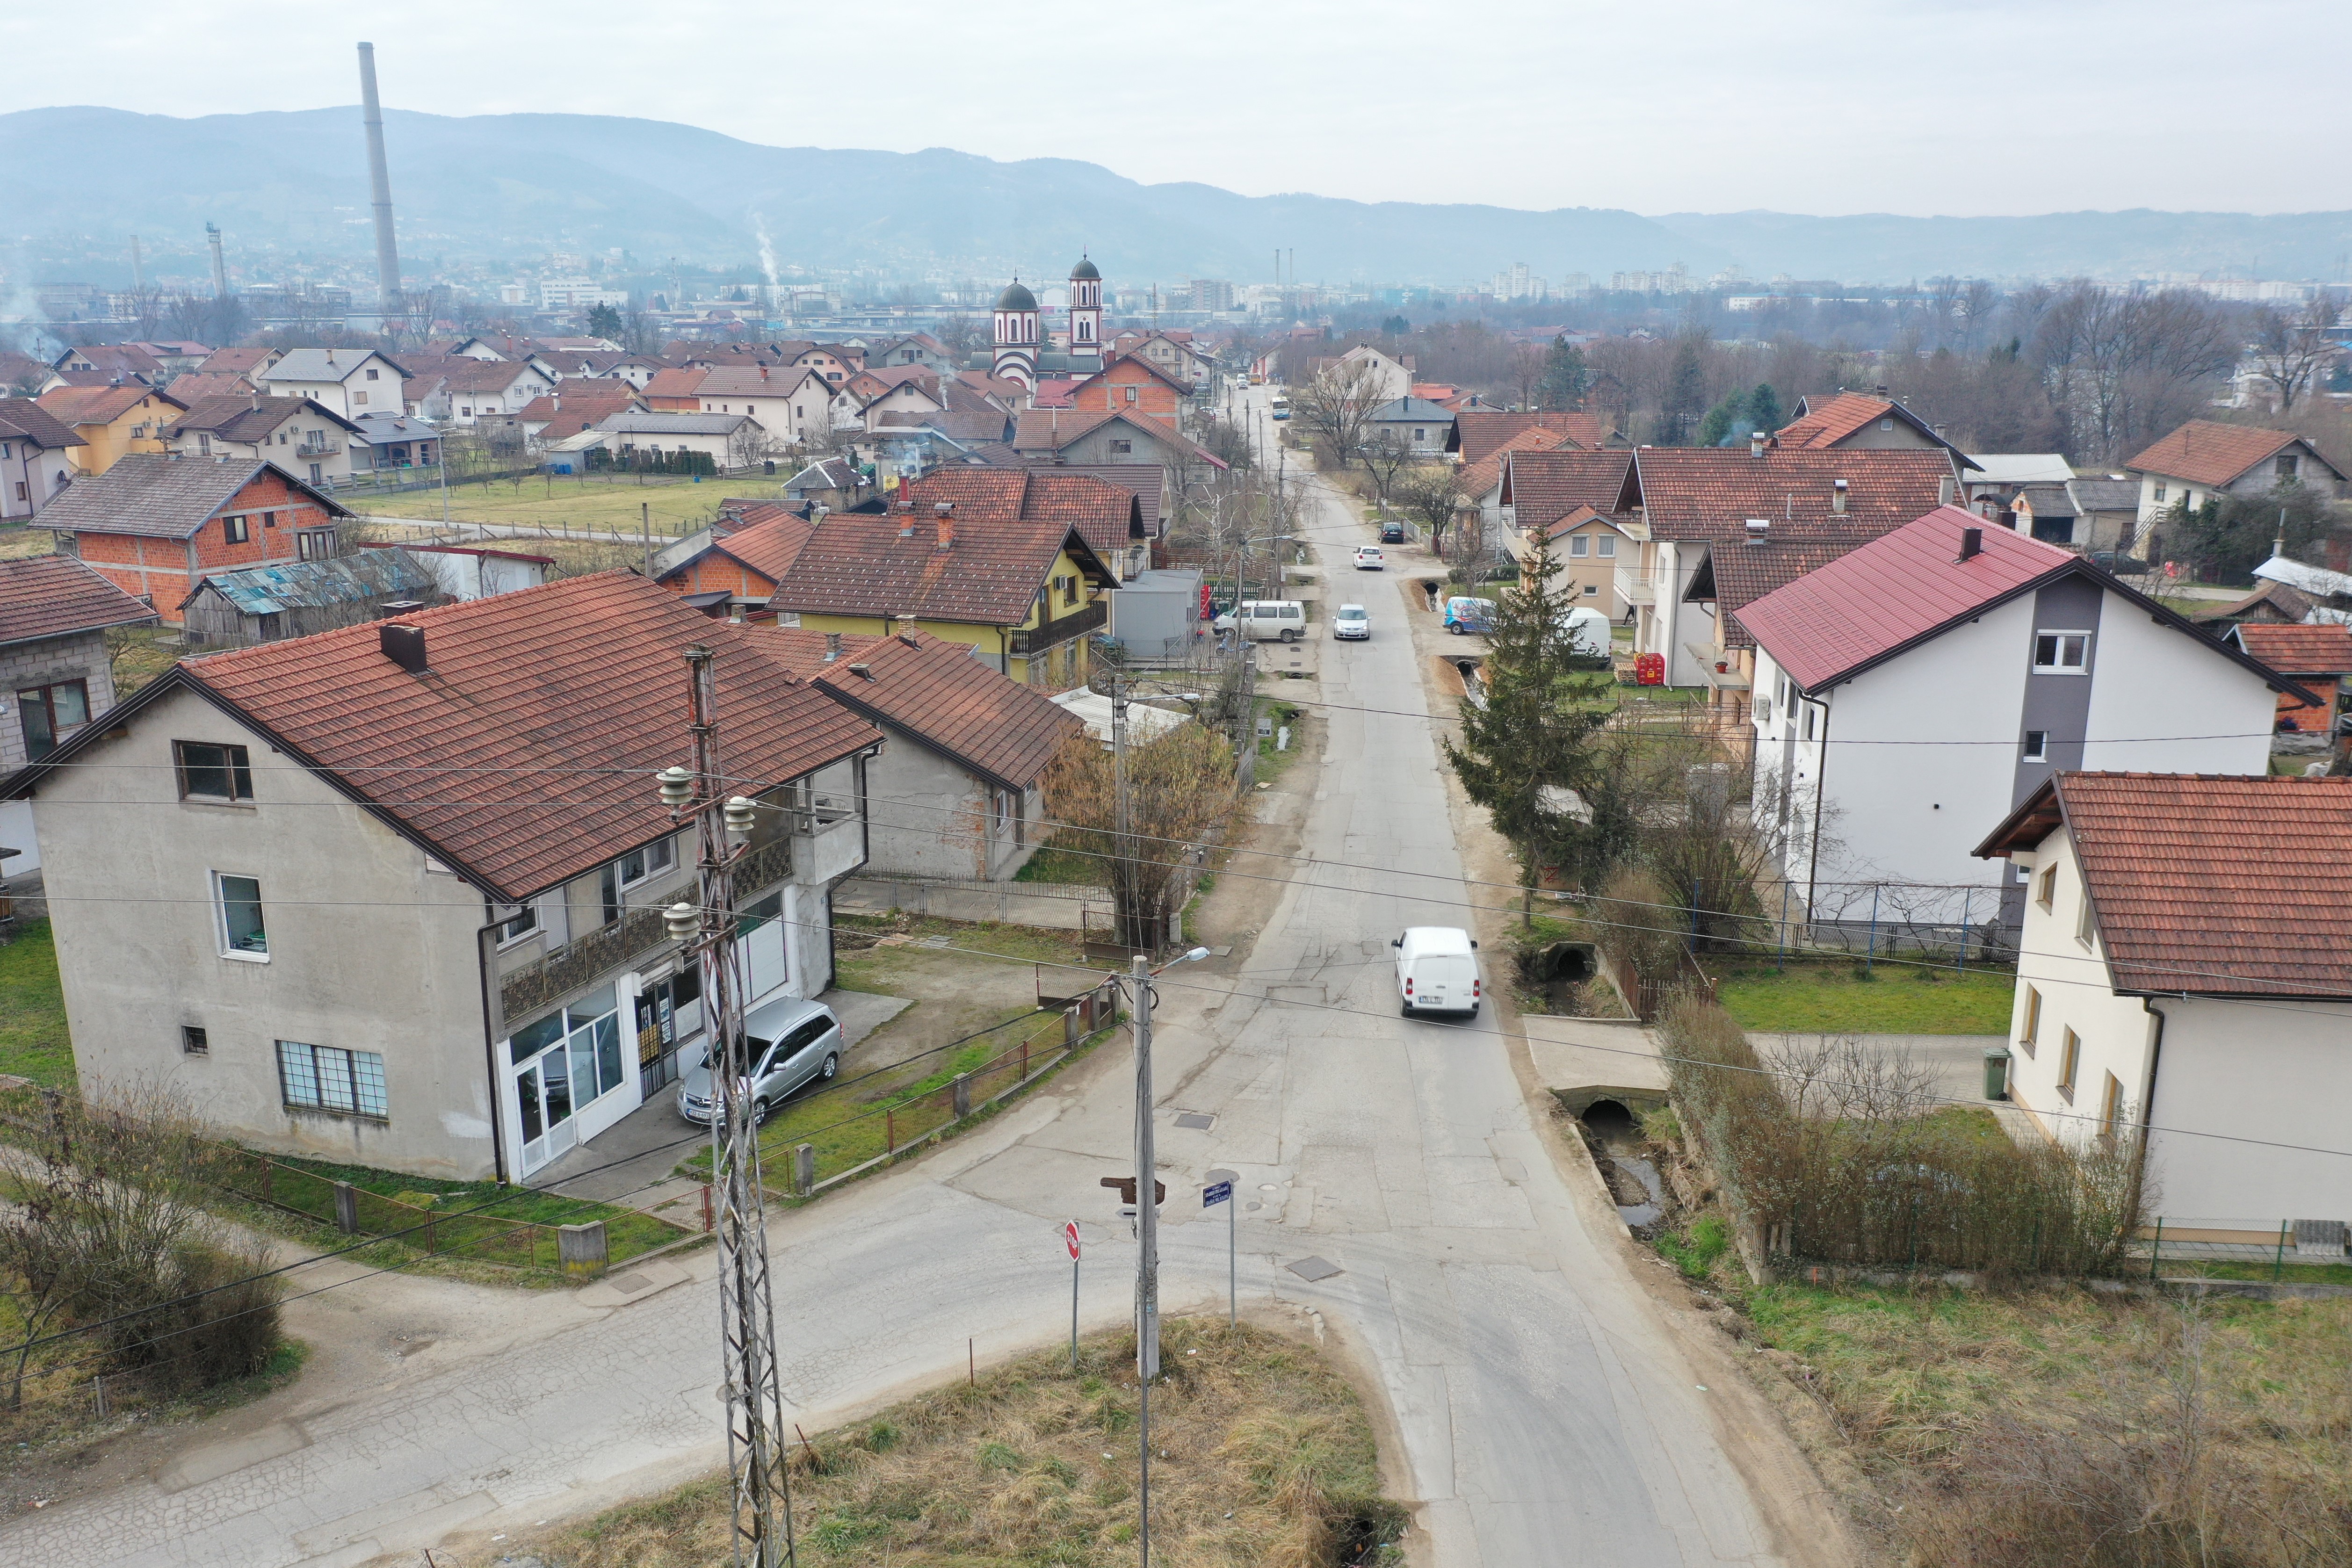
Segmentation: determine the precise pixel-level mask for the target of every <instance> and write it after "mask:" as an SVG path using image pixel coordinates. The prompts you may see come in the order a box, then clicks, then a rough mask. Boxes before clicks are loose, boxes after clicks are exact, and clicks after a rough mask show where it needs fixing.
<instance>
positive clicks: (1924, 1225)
mask: <svg viewBox="0 0 2352 1568" xmlns="http://www.w3.org/2000/svg"><path fill="white" fill-rule="evenodd" d="M1660 1032H1661V1034H1662V1036H1663V1037H1664V1040H1665V1042H1666V1046H1667V1054H1668V1056H1669V1057H1670V1058H1671V1059H1672V1060H1671V1061H1670V1064H1669V1071H1670V1072H1671V1073H1672V1076H1673V1082H1674V1089H1675V1099H1676V1100H1677V1101H1678V1102H1679V1103H1680V1104H1681V1106H1682V1107H1683V1109H1684V1111H1685V1125H1686V1126H1688V1127H1689V1128H1690V1129H1691V1130H1692V1132H1693V1133H1694V1134H1696V1136H1697V1138H1698V1140H1699V1142H1700V1145H1701V1146H1702V1147H1703V1149H1704V1151H1705V1152H1706V1155H1707V1157H1708V1159H1709V1161H1710V1162H1711V1163H1712V1164H1713V1165H1714V1166H1715V1169H1716V1175H1717V1178H1718V1179H1719V1180H1720V1181H1721V1182H1722V1183H1723V1185H1724V1186H1725V1188H1726V1190H1727V1192H1728V1193H1729V1195H1730V1196H1731V1197H1732V1200H1733V1204H1734V1207H1735V1210H1736V1212H1737V1213H1738V1217H1739V1218H1743V1219H1746V1220H1749V1221H1752V1222H1753V1223H1754V1224H1755V1225H1757V1226H1758V1227H1759V1229H1760V1230H1761V1231H1762V1233H1763V1235H1764V1237H1765V1239H1766V1241H1767V1244H1768V1245H1769V1246H1770V1247H1771V1248H1772V1249H1774V1250H1776V1251H1779V1252H1781V1253H1784V1254H1786V1255H1789V1256H1793V1257H1800V1258H1808V1259H1812V1260H1819V1261H1823V1262H1837V1263H1852V1264H1878V1265H1895V1266H1900V1267H1906V1268H1926V1269H1963V1270H1976V1271H1979V1272H1983V1273H1987V1274H1993V1275H2018V1274H2056V1275H2066V1276H2080V1275H2089V1274H2112V1273H2114V1272H2116V1270H2117V1269H2118V1268H2119V1267H2120V1266H2121V1263H2122V1260H2123V1254H2124V1248H2125V1245H2126V1241H2127V1240H2128V1239H2129V1238H2130V1237H2131V1235H2132V1234H2133V1232H2134V1231H2135V1230H2136V1229H2137V1227H2138V1222H2139V1215H2140V1212H2141V1209H2142V1206H2143V1194H2142V1192H2141V1190H2140V1188H2139V1186H2138V1185H2137V1181H2136V1179H2135V1177H2136V1172H2135V1168H2134V1167H2135V1165H2136V1162H2135V1160H2134V1159H2133V1157H2132V1151H2131V1149H2130V1147H2129V1145H2127V1144H2126V1143H2124V1142H2121V1141H2117V1142H2115V1143H2112V1144H2110V1143H2100V1142H2092V1143H2088V1144H2085V1145H2082V1146H2080V1147H2073V1148H2062V1147H2058V1146H2054V1145H2046V1144H2036V1145H2032V1146H2030V1147H2029V1146H2021V1145H2017V1144H2015V1143H2013V1142H2011V1140H2010V1139H2009V1138H2008V1137H2006V1136H2003V1135H2000V1134H1999V1132H1998V1129H1997V1128H1987V1127H1985V1126H1984V1124H1983V1118H1982V1117H1980V1116H1974V1115H1971V1114H1969V1113H1968V1112H1966V1111H1959V1112H1957V1113H1950V1112H1948V1113H1933V1114H1930V1113H1929V1112H1930V1108H1931V1107H1932V1105H1933V1104H1934V1102H1935V1096H1934V1092H1933V1087H1932V1083H1931V1081H1930V1080H1929V1079H1928V1077H1927V1074H1926V1073H1924V1072H1923V1071H1920V1070H1919V1069H1918V1068H1917V1067H1916V1065H1915V1064H1913V1063H1912V1062H1910V1061H1908V1060H1907V1059H1906V1058H1904V1057H1902V1056H1901V1055H1899V1054H1895V1055H1890V1054H1888V1053H1884V1052H1878V1051H1869V1050H1865V1049H1864V1047H1863V1046H1862V1045H1861V1043H1860V1042H1859V1041H1858V1040H1831V1039H1829V1038H1827V1037H1824V1038H1823V1039H1822V1040H1819V1041H1817V1042H1815V1043H1813V1044H1811V1045H1810V1046H1798V1047H1793V1048H1790V1049H1787V1050H1783V1051H1779V1052H1776V1053H1775V1055H1774V1056H1773V1057H1772V1058H1771V1059H1770V1060H1769V1061H1767V1060H1763V1059H1759V1057H1758V1055H1757V1053H1756V1051H1755V1050H1754V1049H1753V1047H1751V1046H1750V1045H1749V1043H1748V1037H1747V1035H1746V1033H1745V1032H1744V1031H1742V1030H1740V1028H1739V1027H1738V1024H1737V1023H1735V1022H1734V1021H1733V1020H1732V1019H1731V1017H1730V1015H1729V1014H1727V1013H1726V1012H1724V1011H1723V1009H1720V1008H1718V1007H1717V1006H1715V1005H1714V1004H1712V1003H1708V1002H1703V1001H1700V1000H1698V999H1696V998H1687V997H1685V998H1675V999H1674V1000H1673V1001H1672V1002H1671V1003H1670V1004H1669V1006H1668V1007H1667V1008H1666V1009H1665V1010H1664V1014H1663V1015H1662V1017H1661V1019H1660Z"/></svg>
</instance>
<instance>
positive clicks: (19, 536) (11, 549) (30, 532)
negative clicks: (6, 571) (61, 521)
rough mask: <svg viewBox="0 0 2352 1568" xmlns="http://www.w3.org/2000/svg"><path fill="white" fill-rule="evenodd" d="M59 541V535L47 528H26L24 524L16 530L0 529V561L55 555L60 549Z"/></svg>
mask: <svg viewBox="0 0 2352 1568" xmlns="http://www.w3.org/2000/svg"><path fill="white" fill-rule="evenodd" d="M57 540H58V537H57V535H55V534H53V533H51V532H49V530H48V529H47V528H26V527H25V526H24V525H22V524H19V525H17V526H16V527H15V528H0V560H22V559H25V558H26V556H34V555H55V554H56V553H57V549H58V544H57Z"/></svg>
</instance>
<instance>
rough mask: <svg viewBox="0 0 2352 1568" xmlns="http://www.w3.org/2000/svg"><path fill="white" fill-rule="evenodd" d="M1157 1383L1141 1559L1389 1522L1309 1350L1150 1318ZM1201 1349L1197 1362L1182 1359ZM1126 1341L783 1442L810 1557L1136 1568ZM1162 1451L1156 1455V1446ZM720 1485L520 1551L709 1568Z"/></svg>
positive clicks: (598, 1562) (1256, 1564)
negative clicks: (1127, 1566)
mask: <svg viewBox="0 0 2352 1568" xmlns="http://www.w3.org/2000/svg"><path fill="white" fill-rule="evenodd" d="M1162 1345H1163V1353H1162V1365H1163V1367H1164V1368H1165V1371H1166V1375H1165V1376H1164V1377H1163V1378H1162V1380H1161V1381H1160V1383H1158V1384H1155V1385H1153V1387H1152V1392H1151V1430H1152V1450H1153V1454H1152V1466H1151V1491H1152V1529H1151V1543H1152V1555H1153V1558H1154V1560H1155V1561H1156V1562H1160V1563H1166V1564H1168V1565H1169V1568H1335V1565H1336V1564H1337V1563H1339V1562H1340V1561H1342V1558H1341V1553H1342V1552H1343V1551H1344V1552H1349V1553H1351V1554H1352V1553H1354V1552H1358V1551H1359V1550H1360V1548H1362V1547H1364V1546H1366V1545H1369V1544H1370V1543H1371V1542H1375V1541H1384V1540H1387V1539H1390V1538H1391V1537H1392V1536H1393V1535H1394V1534H1395V1532H1396V1531H1398V1530H1400V1529H1402V1525H1403V1522H1404V1514H1403V1511H1402V1510H1401V1509H1399V1508H1397V1507H1396V1506H1395V1505H1393V1504H1391V1503H1390V1502H1388V1501H1386V1500H1384V1499H1382V1498H1381V1495H1380V1491H1379V1481H1378V1473H1377V1458H1376V1455H1375V1451H1374V1447H1373V1442H1372V1437H1371V1434H1370V1425H1369V1423H1368V1422H1367V1421H1366V1420H1365V1418H1364V1415H1363V1412H1362V1410H1361V1408H1360V1406H1359V1405H1358V1402H1357V1400H1356V1397H1355V1395H1354V1393H1353V1391H1352V1390H1350V1389H1349V1387H1348V1385H1346V1383H1345V1382H1343V1381H1342V1380H1341V1379H1340V1378H1339V1376H1338V1375H1336V1374H1334V1373H1333V1372H1332V1370H1331V1369H1330V1368H1329V1367H1328V1366H1327V1365H1326V1364H1324V1363H1323V1362H1322V1361H1321V1359H1320V1358H1319V1357H1318V1356H1317V1355H1316V1354H1314V1353H1313V1352H1312V1351H1310V1350H1307V1349H1304V1348H1302V1347H1300V1346H1298V1345H1297V1344H1296V1343H1292V1342H1290V1341H1288V1340H1286V1339H1283V1338H1281V1337H1279V1336H1277V1335H1275V1334H1271V1333H1265V1331H1262V1330H1258V1329H1254V1328H1250V1327H1247V1326H1244V1327H1242V1328H1239V1329H1231V1328H1228V1327H1227V1326H1226V1325H1225V1324H1224V1323H1223V1322H1216V1321H1213V1320H1212V1321H1207V1322H1202V1321H1199V1320H1192V1319H1170V1320H1168V1321H1167V1322H1165V1323H1163V1325H1162ZM1194 1353H1197V1354H1194ZM1134 1359H1135V1339H1134V1336H1133V1334H1132V1333H1115V1334H1107V1335H1098V1336H1097V1337H1095V1338H1093V1339H1091V1340H1088V1341H1086V1342H1084V1343H1083V1344H1082V1347H1081V1355H1080V1360H1079V1367H1078V1370H1077V1372H1076V1374H1075V1375H1074V1374H1073V1373H1072V1372H1071V1371H1070V1367H1069V1360H1068V1353H1067V1351H1066V1349H1065V1350H1056V1351H1048V1352H1045V1353H1041V1354H1036V1355H1033V1356H1029V1357H1025V1358H1024V1359H1023V1360H1021V1361H1018V1362H1015V1363H1013V1364H1011V1365H1009V1366H1005V1367H1003V1368H1000V1369H999V1370H997V1371H995V1372H992V1373H991V1374H990V1375H988V1376H986V1377H984V1378H982V1379H981V1380H980V1382H979V1385H978V1386H977V1387H969V1386H966V1385H963V1384H954V1385H950V1386H948V1387H946V1388H942V1389H940V1390H939V1391H938V1392H936V1393H932V1394H929V1395H925V1396H922V1397H920V1398H918V1399H914V1400H910V1401H908V1403H906V1404H904V1405H900V1406H896V1407H894V1408H893V1409H890V1410H888V1411H886V1412H885V1413H883V1414H882V1415H881V1416H878V1417H877V1418H875V1419H874V1420H872V1421H869V1422H866V1423H865V1424H864V1425H862V1426H858V1427H847V1428H844V1429H842V1430H839V1431H835V1432H832V1433H828V1434H826V1435H825V1436H824V1437H819V1438H818V1439H817V1441H816V1444H815V1452H814V1455H813V1456H812V1455H811V1454H810V1453H809V1452H808V1451H807V1450H806V1449H795V1450H794V1458H793V1482H792V1484H793V1519H794V1521H795V1528H796V1530H797V1531H798V1540H799V1543H800V1550H801V1553H802V1561H803V1563H804V1564H824V1563H861V1564H862V1563H884V1562H887V1563H891V1564H893V1568H950V1565H953V1568H978V1565H980V1564H983V1563H1006V1564H1011V1563H1021V1564H1031V1563H1053V1564H1068V1565H1071V1568H1094V1565H1097V1564H1100V1565H1102V1568H1110V1565H1112V1564H1118V1563H1130V1562H1132V1561H1133V1560H1134V1554H1135V1551H1136V1544H1135V1539H1134V1537H1135V1526H1136V1523H1137V1500H1136V1496H1135V1478H1136V1417H1137V1396H1138V1392H1139V1391H1138V1389H1137V1386H1136V1380H1135V1371H1134ZM1163 1454H1164V1455H1165V1457H1164V1458H1163V1457H1161V1456H1162V1455H1163ZM727 1506H728V1493H727V1490H726V1487H725V1485H724V1484H723V1480H722V1479H714V1480H711V1481H703V1482H697V1483H696V1484H695V1485H693V1486H691V1487H688V1488H687V1489H685V1490H681V1491H679V1492H676V1493H673V1494H671V1495H670V1496H669V1497H667V1498H664V1499H661V1500H657V1501H655V1502H652V1503H647V1504H642V1505H638V1506H635V1507H632V1508H626V1509H622V1510H618V1511H614V1512H613V1513H610V1514H606V1515H604V1517H602V1518H600V1519H598V1520H596V1521H593V1522H591V1523H590V1524H587V1525H585V1526H583V1527H581V1528H578V1529H576V1530H572V1531H564V1532H562V1534H560V1535H558V1536H556V1537H555V1538H554V1539H552V1540H551V1541H549V1542H542V1543H541V1544H539V1545H537V1546H535V1547H534V1548H533V1550H534V1551H536V1552H538V1553H539V1554H540V1555H541V1556H542V1557H544V1558H546V1559H547V1560H549V1561H551V1562H555V1563H563V1564H565V1568H688V1565H692V1568H702V1565H703V1564H705V1563H711V1562H716V1561H722V1560H723V1558H724V1553H725V1551H726V1549H727V1542H728V1535H727V1514H726V1509H727Z"/></svg>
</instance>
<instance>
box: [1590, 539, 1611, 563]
mask: <svg viewBox="0 0 2352 1568" xmlns="http://www.w3.org/2000/svg"><path fill="white" fill-rule="evenodd" d="M1592 553H1593V554H1595V555H1597V556H1599V557H1600V558H1601V559H1603V560H1613V559H1616V555H1617V536H1616V535H1614V534H1602V535H1601V538H1600V539H1599V540H1598V541H1597V542H1596V543H1595V545H1594V547H1593V551H1592Z"/></svg>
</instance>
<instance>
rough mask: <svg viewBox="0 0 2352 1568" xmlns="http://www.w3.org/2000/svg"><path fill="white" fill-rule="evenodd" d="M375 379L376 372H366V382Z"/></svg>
mask: <svg viewBox="0 0 2352 1568" xmlns="http://www.w3.org/2000/svg"><path fill="white" fill-rule="evenodd" d="M376 377H377V372H376V371H368V373H367V379H368V380H370V381H374V380H375V379H376ZM362 395H365V394H362Z"/></svg>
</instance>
